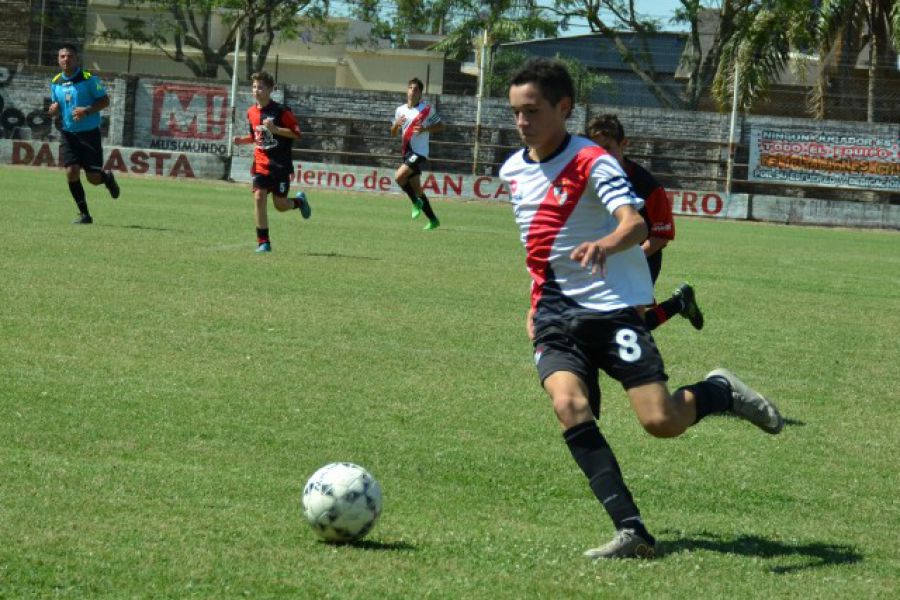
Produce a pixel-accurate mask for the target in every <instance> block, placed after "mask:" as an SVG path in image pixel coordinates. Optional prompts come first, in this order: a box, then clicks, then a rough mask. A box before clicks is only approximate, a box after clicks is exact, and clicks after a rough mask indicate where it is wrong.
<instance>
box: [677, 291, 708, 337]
mask: <svg viewBox="0 0 900 600" xmlns="http://www.w3.org/2000/svg"><path fill="white" fill-rule="evenodd" d="M672 296H674V297H676V298H678V297H680V298H681V303H682V305H683V306H684V308H682V309H681V311H680V312H679V314H680V315H681V316H682V317H684V318H685V319H687V320H688V321H690V322H691V325H692V326H693V327H694V329H696V330H698V331H699V330H701V329H703V313H702V312H700V307H699V306H697V298H696V296H695V294H694V288H692V287H691V286H690V284H687V283H682V284H681V285H679V286H678V288H677V289H676V290H675V291H674V292H673V293H672Z"/></svg>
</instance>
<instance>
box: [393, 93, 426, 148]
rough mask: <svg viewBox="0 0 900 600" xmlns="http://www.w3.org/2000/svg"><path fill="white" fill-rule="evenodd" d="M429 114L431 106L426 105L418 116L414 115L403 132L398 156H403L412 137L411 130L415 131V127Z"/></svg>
mask: <svg viewBox="0 0 900 600" xmlns="http://www.w3.org/2000/svg"><path fill="white" fill-rule="evenodd" d="M430 112H431V105H430V104H429V105H426V106H425V108H423V109H422V110H421V111H419V114H417V115H416V118H415V119H413V120H412V122H411V123H410V124H409V125H408V126H407V128H406V129H404V130H403V146H402V147H401V148H400V154H401V155H405V154H406V149H407V148H408V147H409V142H410V140H412V137H413V130H415V128H416V125H418V124H419V123H421V122H422V121H424V120H425V118H426V117H427V116H428V114H429V113H430Z"/></svg>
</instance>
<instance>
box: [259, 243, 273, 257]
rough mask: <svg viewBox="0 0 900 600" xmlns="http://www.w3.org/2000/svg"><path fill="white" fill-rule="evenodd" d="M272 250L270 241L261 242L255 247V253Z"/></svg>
mask: <svg viewBox="0 0 900 600" xmlns="http://www.w3.org/2000/svg"><path fill="white" fill-rule="evenodd" d="M271 251H272V243H271V242H261V243H260V244H259V246H257V247H256V252H257V254H260V253H263V252H271Z"/></svg>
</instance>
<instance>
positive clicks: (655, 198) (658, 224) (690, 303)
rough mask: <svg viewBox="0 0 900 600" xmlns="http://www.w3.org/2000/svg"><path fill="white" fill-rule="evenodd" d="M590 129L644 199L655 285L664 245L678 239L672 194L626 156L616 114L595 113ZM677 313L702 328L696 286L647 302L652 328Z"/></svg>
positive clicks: (644, 247) (645, 243)
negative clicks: (661, 299) (671, 200)
mask: <svg viewBox="0 0 900 600" xmlns="http://www.w3.org/2000/svg"><path fill="white" fill-rule="evenodd" d="M587 133H588V137H590V138H591V140H593V141H594V142H596V143H597V144H599V145H600V147H602V148H603V149H604V150H606V151H607V152H609V153H610V154H612V155H613V157H615V159H616V160H617V161H619V164H620V165H621V166H622V169H624V171H625V174H626V175H628V179H629V181H631V187H632V188H634V193H635V194H637V196H638V197H639V198H642V199H643V200H644V207H643V208H641V210H640V214H641V216H642V217H643V218H644V222H645V223H646V224H647V230H648V231H649V233H648V235H647V239H645V240H644V241H643V243H641V249H642V250H643V251H644V255H645V256H646V257H647V266H649V267H650V278H651V279H652V280H653V284H654V285H655V284H656V279H657V278H658V277H659V272H660V271H661V270H662V262H663V248H665V247H666V246H667V245H668V243H669V242H670V241H672V240H674V239H675V219H674V217H673V216H672V204H671V202H670V201H669V196H668V194H666V190H665V189H663V187H662V186H661V185H660V184H659V182H658V181H657V180H656V178H655V177H654V176H653V175H652V174H651V173H650V171H648V170H647V169H645V168H644V167H642V166H641V165H639V164H638V163H636V162H634V161H633V160H631V159H630V158H628V157H627V156H625V149H626V148H627V146H628V138H627V137H625V128H624V127H622V123H621V122H620V121H619V118H618V117H617V116H616V115H609V114H607V115H599V116H597V117H594V118H593V119H591V121H590V123H588V127H587ZM677 314H680V315H682V316H683V317H685V318H686V319H688V321H690V323H691V325H692V326H693V327H694V329H698V330H699V329H703V313H702V312H701V311H700V307H699V306H698V305H697V300H696V297H695V294H694V288H693V287H691V286H690V285H688V284H687V283H682V284H681V285H680V286H678V288H676V290H675V292H674V293H673V294H672V296H671V297H670V298H669V299H667V300H665V301H663V302H660V303H656V302H654V303H653V304H652V305H650V306H648V307H647V312H645V313H644V320H645V321H646V323H647V328H648V329H651V330H653V329H656V328H657V327H659V326H660V325H662V324H663V323H665V322H666V321H668V320H669V319H670V318H671V317H673V316H675V315H677Z"/></svg>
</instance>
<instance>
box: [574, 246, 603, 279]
mask: <svg viewBox="0 0 900 600" xmlns="http://www.w3.org/2000/svg"><path fill="white" fill-rule="evenodd" d="M569 258H571V259H572V260H574V261H577V262H580V263H581V266H582V267H584V268H585V269H588V268H589V269H590V270H591V274H592V275H595V274H597V273H599V274H600V277H603V278H605V277H606V249H605V248H604V247H603V246H601V245H600V242H584V243H582V244H579V245H578V247H577V248H575V249H574V250H572V254H570V255H569Z"/></svg>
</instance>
